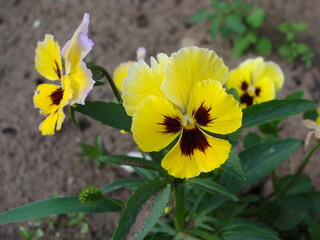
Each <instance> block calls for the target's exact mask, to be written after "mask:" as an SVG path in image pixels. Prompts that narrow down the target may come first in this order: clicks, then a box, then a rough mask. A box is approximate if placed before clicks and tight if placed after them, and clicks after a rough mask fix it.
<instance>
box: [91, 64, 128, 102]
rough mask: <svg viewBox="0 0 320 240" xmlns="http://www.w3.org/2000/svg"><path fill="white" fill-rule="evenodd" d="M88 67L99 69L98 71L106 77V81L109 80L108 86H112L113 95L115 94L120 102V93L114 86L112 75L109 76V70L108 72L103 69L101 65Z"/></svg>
mask: <svg viewBox="0 0 320 240" xmlns="http://www.w3.org/2000/svg"><path fill="white" fill-rule="evenodd" d="M89 68H90V69H91V70H98V71H100V72H102V73H103V75H104V76H105V77H106V78H107V79H108V82H109V84H110V86H111V88H112V91H113V93H114V95H115V96H116V98H117V101H118V102H119V103H122V98H121V95H120V93H119V90H118V88H117V87H116V85H115V84H114V82H113V79H112V77H111V76H110V74H109V72H108V71H107V70H106V69H104V68H103V67H101V66H98V65H93V66H89Z"/></svg>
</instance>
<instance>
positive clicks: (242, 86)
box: [241, 81, 249, 91]
mask: <svg viewBox="0 0 320 240" xmlns="http://www.w3.org/2000/svg"><path fill="white" fill-rule="evenodd" d="M248 87H249V85H248V83H247V82H246V81H243V82H242V83H241V89H242V90H243V91H247V89H248Z"/></svg>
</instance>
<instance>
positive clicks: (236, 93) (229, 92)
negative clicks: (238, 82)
mask: <svg viewBox="0 0 320 240" xmlns="http://www.w3.org/2000/svg"><path fill="white" fill-rule="evenodd" d="M227 93H228V94H231V95H232V96H233V97H234V99H236V100H237V101H240V98H239V94H238V92H237V90H236V89H235V88H231V89H228V91H227Z"/></svg>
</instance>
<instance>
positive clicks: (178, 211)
mask: <svg viewBox="0 0 320 240" xmlns="http://www.w3.org/2000/svg"><path fill="white" fill-rule="evenodd" d="M175 182H176V184H178V185H176V184H175V189H174V211H173V215H174V224H175V228H176V229H177V230H178V232H184V229H185V226H184V219H185V216H184V214H185V210H184V194H185V192H184V191H185V190H184V185H183V184H181V181H180V180H178V179H175Z"/></svg>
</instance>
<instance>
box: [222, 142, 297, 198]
mask: <svg viewBox="0 0 320 240" xmlns="http://www.w3.org/2000/svg"><path fill="white" fill-rule="evenodd" d="M299 146H300V141H298V140H295V139H284V140H275V141H269V142H266V143H259V144H257V145H254V146H253V147H251V148H248V149H246V150H244V151H242V152H241V153H240V154H239V157H240V160H241V162H242V164H243V169H244V171H245V173H246V181H242V182H241V181H239V179H237V178H235V177H233V176H231V175H230V174H229V175H228V174H225V173H223V174H222V176H221V184H222V185H223V186H225V187H226V188H227V189H229V190H230V191H232V192H237V191H240V190H242V189H244V188H246V187H248V186H250V185H252V184H254V183H256V182H257V181H259V180H260V179H262V178H263V177H265V176H267V175H268V174H270V173H271V172H272V171H273V170H274V169H275V168H276V167H277V166H278V165H279V164H281V163H282V162H284V161H285V160H287V159H288V158H289V156H290V155H291V154H293V153H294V152H295V151H296V150H297V149H298V147H299Z"/></svg>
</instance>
